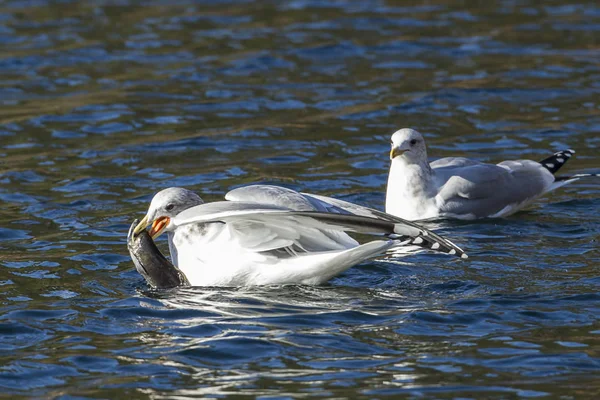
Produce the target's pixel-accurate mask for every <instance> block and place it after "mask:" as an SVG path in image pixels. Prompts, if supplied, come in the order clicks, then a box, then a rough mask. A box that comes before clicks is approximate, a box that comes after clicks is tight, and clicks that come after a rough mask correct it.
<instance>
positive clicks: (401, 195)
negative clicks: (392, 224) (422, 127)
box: [385, 157, 436, 220]
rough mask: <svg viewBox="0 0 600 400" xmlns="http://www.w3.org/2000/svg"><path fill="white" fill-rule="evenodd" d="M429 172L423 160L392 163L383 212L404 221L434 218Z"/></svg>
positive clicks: (432, 193) (428, 167) (433, 196)
mask: <svg viewBox="0 0 600 400" xmlns="http://www.w3.org/2000/svg"><path fill="white" fill-rule="evenodd" d="M434 192H435V190H434V188H433V171H432V170H431V167H430V166H429V163H428V162H427V159H425V160H422V161H421V162H419V163H412V162H409V161H407V159H406V158H405V157H396V158H394V159H393V160H392V164H391V166H390V173H389V176H388V184H387V193H386V199H385V211H386V212H387V213H389V214H392V215H395V216H397V217H400V218H405V219H408V220H417V219H425V218H432V217H435V216H436V215H434V210H435V207H433V205H434V198H435V193H434Z"/></svg>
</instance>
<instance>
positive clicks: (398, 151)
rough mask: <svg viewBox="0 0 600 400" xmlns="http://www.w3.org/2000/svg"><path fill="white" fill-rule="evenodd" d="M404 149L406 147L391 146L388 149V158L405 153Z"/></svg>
mask: <svg viewBox="0 0 600 400" xmlns="http://www.w3.org/2000/svg"><path fill="white" fill-rule="evenodd" d="M406 150H407V149H401V148H400V147H392V150H390V160H393V159H394V158H396V157H398V156H401V155H402V154H404V153H406Z"/></svg>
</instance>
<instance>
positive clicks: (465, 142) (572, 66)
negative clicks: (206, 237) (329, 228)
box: [0, 0, 600, 399]
mask: <svg viewBox="0 0 600 400" xmlns="http://www.w3.org/2000/svg"><path fill="white" fill-rule="evenodd" d="M146 3H147V4H146V5H144V6H142V5H139V4H138V2H133V1H127V0H124V1H77V2H75V1H57V2H50V1H44V0H36V1H26V2H25V1H17V0H14V1H5V2H3V3H2V4H0V50H1V52H0V83H1V84H0V101H1V102H2V107H0V205H1V207H0V296H1V297H0V298H1V305H0V393H2V394H4V395H5V396H7V397H11V398H26V397H31V398H57V399H83V398H90V399H91V398H94V399H96V398H111V399H112V398H129V399H143V398H155V399H161V398H177V399H187V398H214V397H236V396H239V397H241V396H246V397H258V398H263V399H266V398H313V397H320V398H348V399H350V398H352V399H357V398H365V399H366V398H369V399H371V398H403V397H408V398H521V397H545V398H563V399H571V398H593V397H594V394H596V395H597V393H599V392H600V380H599V379H598V376H599V373H600V352H599V346H600V269H599V265H600V263H599V261H600V253H599V251H598V239H599V237H600V182H598V181H597V180H593V179H589V180H580V181H578V182H575V183H574V184H572V185H570V186H568V187H566V188H564V189H561V190H560V191H557V192H555V193H553V194H552V195H551V196H549V197H547V198H544V199H543V200H541V201H539V202H538V203H537V204H536V206H535V207H532V208H531V209H530V210H528V211H525V212H522V213H519V214H517V215H515V216H513V217H510V218H508V219H505V220H488V221H481V222H476V223H464V222H443V221H442V222H437V223H435V224H432V225H430V227H432V228H435V229H438V230H439V232H441V233H443V234H445V235H446V236H447V237H449V238H451V239H452V240H454V241H455V242H456V243H457V244H459V245H461V246H462V247H464V248H465V249H466V250H468V253H469V254H470V256H471V257H470V258H469V259H468V260H458V259H455V258H450V257H447V256H444V255H436V254H427V253H421V254H417V255H413V256H410V257H404V258H397V259H387V260H377V261H373V262H371V263H368V264H365V265H362V266H359V267H357V268H353V269H351V270H350V271H348V272H347V273H345V274H344V275H342V276H340V277H337V278H335V279H333V280H332V281H331V282H330V284H328V285H325V286H321V287H308V286H292V287H270V288H243V289H202V288H187V289H175V290H169V291H152V290H149V288H148V287H147V285H146V284H145V282H144V281H143V279H142V278H141V276H140V275H138V274H137V272H136V271H135V269H134V268H133V264H132V262H131V260H130V259H129V256H128V254H127V250H126V245H125V236H126V232H127V229H128V227H129V224H130V223H131V221H132V220H133V219H134V218H139V217H140V216H141V215H143V214H144V212H145V209H146V208H147V206H148V202H149V200H150V199H151V197H152V195H153V194H154V193H155V192H157V191H158V190H160V189H162V188H165V187H168V186H174V185H180V186H187V187H190V188H192V189H194V190H196V191H197V192H198V193H200V194H201V195H202V197H203V198H204V199H205V200H206V201H213V200H218V199H221V198H222V196H223V194H224V193H226V192H227V191H228V190H230V189H231V188H234V187H237V186H239V185H242V184H248V183H253V182H271V183H278V184H283V185H286V186H288V187H292V188H295V189H300V190H303V191H307V192H313V193H318V194H325V195H334V196H337V197H340V198H343V199H346V200H350V201H353V202H357V203H360V204H365V205H369V206H371V207H375V208H380V209H381V208H382V207H383V203H384V190H385V182H386V177H387V168H388V159H387V154H388V151H389V144H388V143H389V136H390V135H391V133H392V132H394V131H395V130H397V129H399V128H401V127H414V128H418V129H419V130H420V131H421V132H423V133H424V134H425V135H426V138H427V141H428V144H429V154H430V156H431V157H432V159H435V158H438V157H443V156H450V155H460V156H465V155H468V156H470V157H474V158H478V159H480V160H485V161H491V162H498V161H501V160H503V159H506V158H531V159H541V158H544V157H546V156H548V155H550V154H551V153H552V151H554V150H558V149H563V148H573V149H575V150H577V154H576V156H575V157H574V158H573V159H572V160H571V161H570V162H569V164H567V165H566V166H565V167H564V171H565V173H584V172H598V166H599V165H600V160H599V157H598V154H599V153H598V147H599V146H600V134H599V132H600V103H599V102H598V99H599V98H600V97H599V94H600V83H599V82H600V52H599V51H598V30H599V29H600V8H599V7H598V6H597V5H596V4H595V3H593V2H589V3H580V4H570V3H568V2H562V3H561V2H559V1H553V2H543V3H542V2H534V1H528V0H524V1H519V2H516V1H503V2H498V3H490V4H487V5H479V6H478V7H474V6H469V5H467V4H460V5H454V4H453V3H452V2H433V3H432V2H429V3H427V4H426V5H422V4H418V3H417V2H408V3H407V2H392V1H363V2H353V1H335V2H330V3H326V4H325V3H323V2H321V1H302V0H299V1H290V2H285V3H283V2H260V3H253V2H248V1H228V2H221V3H215V2H212V1H211V2H209V1H205V2H202V1H195V2H192V1H184V0H182V1H177V2H174V3H172V2H167V1H158V0H157V1H151V2H146ZM160 245H161V248H162V249H163V250H165V251H166V247H165V246H164V245H165V243H164V242H160Z"/></svg>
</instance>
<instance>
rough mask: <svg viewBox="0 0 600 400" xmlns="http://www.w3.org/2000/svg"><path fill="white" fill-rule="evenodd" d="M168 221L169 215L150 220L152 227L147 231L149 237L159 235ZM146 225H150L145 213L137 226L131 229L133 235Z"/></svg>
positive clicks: (154, 237) (169, 219) (169, 220)
mask: <svg viewBox="0 0 600 400" xmlns="http://www.w3.org/2000/svg"><path fill="white" fill-rule="evenodd" d="M169 222H171V218H169V217H160V218H158V219H156V220H154V221H152V228H150V232H148V234H149V235H150V237H152V239H156V238H157V237H159V236H160V234H161V233H163V231H164V230H165V228H166V227H167V225H169ZM148 225H150V223H149V222H148V216H147V215H146V216H145V217H144V218H142V220H141V221H140V223H139V224H137V226H136V227H135V228H134V229H133V235H134V236H137V235H139V234H140V233H141V232H142V231H143V230H144V229H146V228H147V227H148Z"/></svg>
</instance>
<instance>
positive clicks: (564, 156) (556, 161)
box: [538, 149, 575, 175]
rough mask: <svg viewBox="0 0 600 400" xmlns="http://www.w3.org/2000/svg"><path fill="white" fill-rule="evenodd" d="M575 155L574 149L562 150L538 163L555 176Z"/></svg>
mask: <svg viewBox="0 0 600 400" xmlns="http://www.w3.org/2000/svg"><path fill="white" fill-rule="evenodd" d="M573 154H575V150H573V149H566V150H561V151H557V152H556V153H554V154H553V155H551V156H550V157H548V158H544V159H543V160H542V161H538V162H539V163H540V164H542V166H543V167H544V168H546V169H547V170H548V171H550V172H551V173H552V174H553V175H554V174H555V173H556V172H557V171H558V170H559V169H561V168H562V166H563V165H565V163H566V162H567V161H569V158H571V157H572V156H573Z"/></svg>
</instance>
